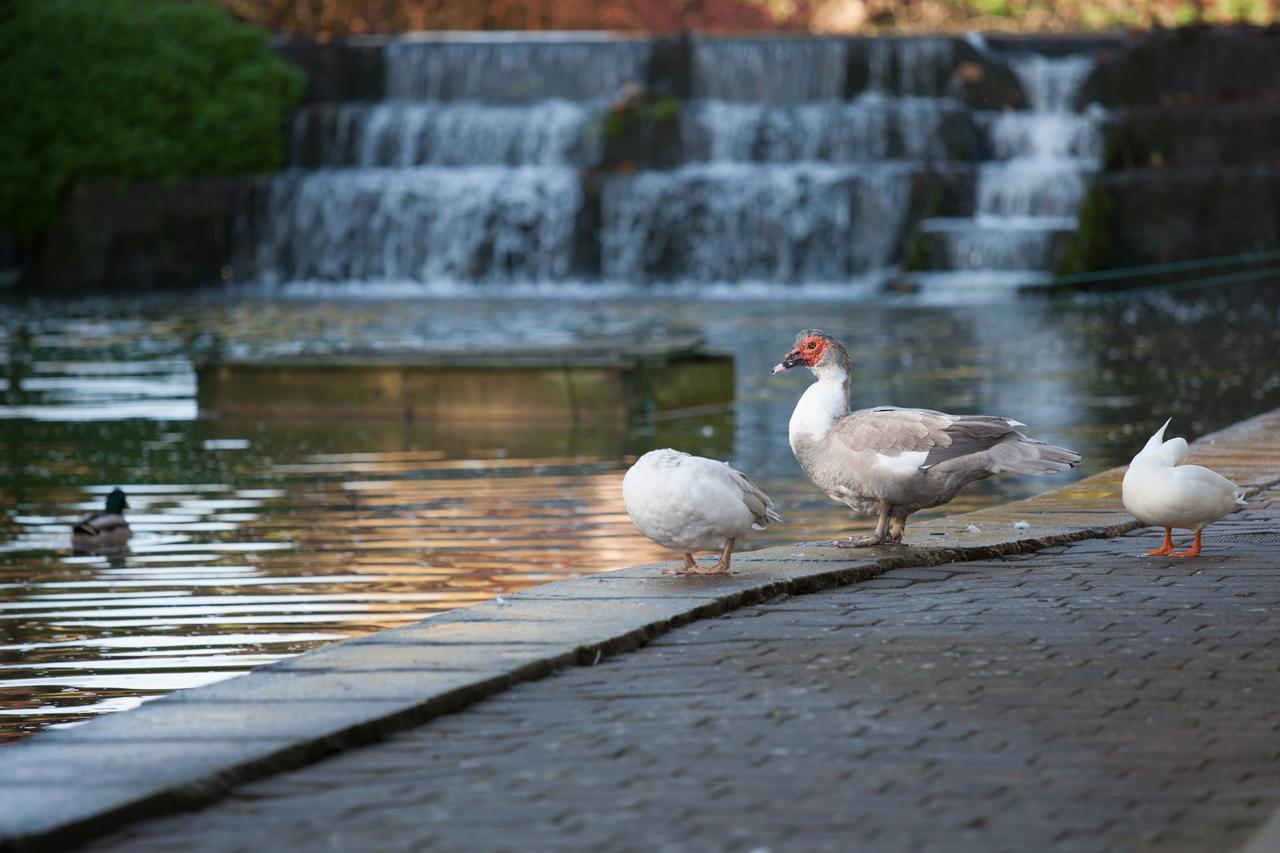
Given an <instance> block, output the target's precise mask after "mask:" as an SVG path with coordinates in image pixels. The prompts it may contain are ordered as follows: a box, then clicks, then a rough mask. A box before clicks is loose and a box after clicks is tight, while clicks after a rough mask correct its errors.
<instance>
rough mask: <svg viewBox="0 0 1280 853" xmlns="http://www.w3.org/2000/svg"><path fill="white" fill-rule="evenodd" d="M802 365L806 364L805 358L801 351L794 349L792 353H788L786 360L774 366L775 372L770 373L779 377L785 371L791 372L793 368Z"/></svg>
mask: <svg viewBox="0 0 1280 853" xmlns="http://www.w3.org/2000/svg"><path fill="white" fill-rule="evenodd" d="M801 364H804V356H802V355H801V354H800V350H798V349H793V350H792V351H791V352H789V353H787V355H786V358H784V359H782V361H780V362H778V363H777V364H775V365H774V366H773V370H772V371H770V373H771V375H777V374H779V373H782V372H783V371H784V370H790V369H791V368H793V367H798V366H799V365H801Z"/></svg>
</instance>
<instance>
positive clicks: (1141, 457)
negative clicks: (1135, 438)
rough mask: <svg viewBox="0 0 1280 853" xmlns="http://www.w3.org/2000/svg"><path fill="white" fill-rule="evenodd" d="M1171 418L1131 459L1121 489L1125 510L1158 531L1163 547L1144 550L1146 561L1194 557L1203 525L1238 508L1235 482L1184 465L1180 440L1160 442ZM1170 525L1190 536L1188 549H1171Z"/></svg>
mask: <svg viewBox="0 0 1280 853" xmlns="http://www.w3.org/2000/svg"><path fill="white" fill-rule="evenodd" d="M1172 420H1173V419H1172V418H1170V419H1169V420H1167V421H1165V422H1164V426H1162V427H1160V429H1158V430H1156V432H1155V435H1153V436H1151V438H1150V439H1148V440H1147V443H1146V445H1145V446H1144V447H1143V448H1142V450H1140V451H1139V452H1138V455H1137V456H1135V457H1133V461H1132V462H1130V463H1129V470H1128V471H1126V472H1125V474H1124V484H1123V486H1122V487H1121V496H1122V499H1123V501H1124V508H1125V509H1127V510H1128V511H1129V512H1131V513H1133V515H1134V517H1135V518H1137V519H1138V520H1139V521H1141V522H1142V523H1143V524H1149V525H1153V526H1155V527H1163V528H1164V543H1163V544H1162V545H1161V546H1160V547H1159V548H1156V549H1155V550H1153V551H1148V552H1147V556H1148V557H1165V556H1169V557H1195V556H1197V555H1198V554H1199V553H1200V537H1201V533H1202V531H1203V530H1204V527H1205V525H1207V524H1211V523H1212V522H1215V521H1217V520H1218V519H1220V518H1222V517H1223V516H1225V515H1226V514H1227V513H1229V512H1232V511H1233V510H1234V509H1235V508H1236V507H1238V506H1241V505H1242V504H1244V490H1243V489H1241V488H1240V487H1239V486H1237V485H1236V484H1235V483H1233V482H1231V481H1230V480H1228V479H1227V478H1226V477H1224V476H1222V475H1221V474H1219V473H1218V472H1217V471H1211V470H1209V469H1208V468H1205V467H1202V466H1200V465H1187V464H1185V463H1186V461H1187V453H1188V451H1189V448H1188V446H1187V440H1186V439H1185V438H1171V439H1169V440H1168V441H1165V440H1164V431H1165V430H1166V429H1168V428H1169V423H1170V421H1172ZM1175 527H1178V528H1183V529H1186V530H1191V531H1194V532H1195V540H1194V541H1193V543H1192V545H1191V547H1190V548H1189V549H1188V550H1186V551H1176V552H1175V551H1174V550H1173V528H1175Z"/></svg>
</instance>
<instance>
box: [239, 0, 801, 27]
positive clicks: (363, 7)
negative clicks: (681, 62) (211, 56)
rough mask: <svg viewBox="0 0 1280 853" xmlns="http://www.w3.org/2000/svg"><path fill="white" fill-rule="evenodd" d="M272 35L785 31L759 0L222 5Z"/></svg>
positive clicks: (336, 0)
mask: <svg viewBox="0 0 1280 853" xmlns="http://www.w3.org/2000/svg"><path fill="white" fill-rule="evenodd" d="M220 2H222V5H224V6H226V7H227V8H229V9H230V10H231V11H232V12H233V13H234V14H236V15H237V16H239V17H241V18H244V19H246V20H249V21H253V22H254V23H258V24H261V25H263V26H266V27H268V28H270V29H274V30H280V31H285V32H311V33H321V32H330V33H365V32H368V33H387V32H405V31H412V30H628V31H647V32H679V31H681V30H700V31H706V32H731V31H758V30H765V29H775V28H778V27H779V26H783V27H785V26H786V24H787V19H795V20H797V21H798V20H800V17H799V15H797V14H796V13H797V12H800V11H801V10H803V9H807V6H808V4H807V3H803V2H802V3H800V4H794V3H792V4H789V5H791V6H793V7H795V11H793V12H792V13H791V14H788V15H784V16H782V20H779V19H777V18H775V17H774V16H772V15H771V14H770V13H769V11H768V9H767V7H766V5H765V4H764V3H762V2H757V0H220Z"/></svg>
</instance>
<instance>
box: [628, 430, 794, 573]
mask: <svg viewBox="0 0 1280 853" xmlns="http://www.w3.org/2000/svg"><path fill="white" fill-rule="evenodd" d="M622 501H623V503H624V504H626V507H627V515H629V516H631V521H632V522H633V523H634V524H635V526H636V528H637V529H639V531H640V532H641V533H643V534H644V535H645V536H647V537H649V538H650V539H652V540H653V541H654V542H657V543H658V544H659V545H661V546H663V547H664V548H670V549H671V550H673V551H677V552H679V553H681V554H683V555H684V567H683V568H682V569H680V570H679V573H680V574H717V573H720V572H727V571H729V562H730V556H731V554H732V553H733V547H734V544H735V543H736V542H738V541H740V540H741V539H742V538H743V537H745V536H746V535H747V534H748V533H750V532H751V531H752V530H764V529H765V528H766V527H768V526H769V522H779V523H781V522H782V517H781V516H779V515H778V513H777V512H775V511H774V508H773V501H772V500H770V499H769V496H768V495H766V494H765V493H764V492H762V491H760V489H759V488H757V487H756V485H755V484H754V483H752V482H751V481H750V480H748V479H747V477H746V475H744V474H743V473H742V472H741V471H736V470H734V469H733V468H731V467H730V466H729V465H728V464H726V463H724V462H718V461H716V460H714V459H706V458H703V457H701V456H690V455H689V454H688V453H682V452H681V451H679V450H672V449H670V448H667V449H665V450H651V451H650V452H648V453H646V454H645V455H644V456H641V457H640V458H639V459H638V460H637V461H636V464H635V465H632V466H631V470H629V471H627V475H626V476H625V477H623V479H622ZM694 551H719V552H720V561H719V562H718V563H716V564H715V566H713V567H712V568H710V569H701V568H699V567H698V564H697V563H696V562H695V561H694V559H693V552H694Z"/></svg>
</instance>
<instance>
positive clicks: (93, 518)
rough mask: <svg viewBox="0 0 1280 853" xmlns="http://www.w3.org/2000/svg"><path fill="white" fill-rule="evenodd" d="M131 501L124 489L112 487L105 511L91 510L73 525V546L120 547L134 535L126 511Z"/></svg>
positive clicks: (77, 547) (77, 548)
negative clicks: (125, 514)
mask: <svg viewBox="0 0 1280 853" xmlns="http://www.w3.org/2000/svg"><path fill="white" fill-rule="evenodd" d="M128 508H129V501H128V500H127V499H126V498H125V495H124V491H123V490H121V489H112V490H111V494H109V495H107V500H106V507H105V511H104V512H91V513H89V514H88V515H86V516H84V517H83V518H81V519H80V520H79V521H77V522H76V523H75V524H73V525H71V547H72V548H73V549H74V550H76V551H86V550H102V549H112V548H119V547H121V546H122V545H124V543H126V542H128V541H129V539H130V538H131V537H132V536H133V531H132V530H130V529H129V522H127V521H125V520H124V511H125V510H126V509H128Z"/></svg>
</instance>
